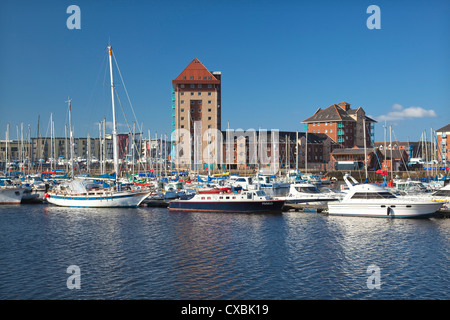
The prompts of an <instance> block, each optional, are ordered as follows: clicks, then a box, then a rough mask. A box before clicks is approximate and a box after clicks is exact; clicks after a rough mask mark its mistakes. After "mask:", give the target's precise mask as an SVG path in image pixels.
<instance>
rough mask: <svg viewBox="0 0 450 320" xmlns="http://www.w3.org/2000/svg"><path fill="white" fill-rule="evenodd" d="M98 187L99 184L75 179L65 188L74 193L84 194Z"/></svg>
mask: <svg viewBox="0 0 450 320" xmlns="http://www.w3.org/2000/svg"><path fill="white" fill-rule="evenodd" d="M98 187H100V185H99V184H97V183H95V182H92V181H89V180H79V179H75V180H72V181H71V182H69V184H68V185H67V188H68V189H69V190H70V191H72V192H74V193H86V192H88V191H89V190H90V189H93V188H98Z"/></svg>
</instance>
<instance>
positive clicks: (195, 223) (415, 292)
mask: <svg viewBox="0 0 450 320" xmlns="http://www.w3.org/2000/svg"><path fill="white" fill-rule="evenodd" d="M0 219H1V220H0V284H1V290H0V298H3V299H5V298H6V299H14V298H16V299H281V300H283V299H290V300H292V299H408V298H417V299H430V298H431V299H439V298H444V299H448V297H449V293H448V287H449V279H450V271H449V268H448V261H449V257H450V248H449V247H450V241H449V240H450V219H428V220H401V219H375V218H359V217H338V216H336V217H335V216H332V217H329V216H326V215H322V214H316V213H300V212H286V213H283V214H221V213H203V212H202V213H196V212H191V213H175V212H169V211H168V210H167V209H162V208H135V209H84V208H63V207H55V206H40V205H36V206H20V207H16V209H15V211H14V212H10V211H8V209H2V208H0ZM72 264H74V265H78V266H79V267H80V269H81V290H68V289H67V287H66V280H67V277H68V274H67V273H66V269H67V267H68V266H69V265H72ZM372 264H374V265H377V266H379V267H380V270H381V289H380V290H370V289H368V288H367V285H366V281H367V277H368V275H367V273H366V270H367V267H368V266H369V265H372Z"/></svg>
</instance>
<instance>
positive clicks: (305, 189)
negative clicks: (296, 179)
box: [295, 186, 320, 193]
mask: <svg viewBox="0 0 450 320" xmlns="http://www.w3.org/2000/svg"><path fill="white" fill-rule="evenodd" d="M295 190H297V191H298V192H303V193H320V190H319V189H317V188H316V187H314V186H311V187H295Z"/></svg>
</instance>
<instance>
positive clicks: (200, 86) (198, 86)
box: [198, 77, 202, 93]
mask: <svg viewBox="0 0 450 320" xmlns="http://www.w3.org/2000/svg"><path fill="white" fill-rule="evenodd" d="M199 78H201V77H199ZM198 87H199V88H201V87H202V85H201V84H199V85H198ZM199 93H200V92H199Z"/></svg>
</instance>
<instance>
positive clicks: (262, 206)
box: [169, 200, 284, 213]
mask: <svg viewBox="0 0 450 320" xmlns="http://www.w3.org/2000/svg"><path fill="white" fill-rule="evenodd" d="M283 205H284V201H282V200H265V201H191V200H176V201H170V202H169V210H172V211H205V212H236V213H240V212H241V213H265V212H268V213H270V212H281V211H282V208H283Z"/></svg>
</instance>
